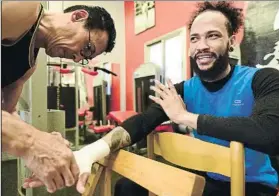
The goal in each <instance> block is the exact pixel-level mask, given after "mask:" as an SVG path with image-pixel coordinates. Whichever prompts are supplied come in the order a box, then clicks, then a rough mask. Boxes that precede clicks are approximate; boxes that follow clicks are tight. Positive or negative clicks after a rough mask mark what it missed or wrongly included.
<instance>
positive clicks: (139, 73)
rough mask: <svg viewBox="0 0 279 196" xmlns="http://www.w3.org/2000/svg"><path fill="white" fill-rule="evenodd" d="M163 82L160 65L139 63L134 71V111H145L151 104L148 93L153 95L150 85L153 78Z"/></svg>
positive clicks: (152, 83)
mask: <svg viewBox="0 0 279 196" xmlns="http://www.w3.org/2000/svg"><path fill="white" fill-rule="evenodd" d="M154 79H155V80H158V81H160V82H162V83H165V78H164V73H163V70H161V69H160V67H159V66H158V65H156V64H154V63H144V64H141V65H140V66H139V67H138V68H137V69H136V70H135V72H134V80H133V82H134V100H135V101H134V108H135V109H136V112H139V113H141V112H143V111H145V110H146V109H147V108H148V106H150V105H151V103H152V100H150V99H149V98H148V96H149V95H153V96H155V93H154V91H153V90H150V86H151V85H154V82H153V80H154Z"/></svg>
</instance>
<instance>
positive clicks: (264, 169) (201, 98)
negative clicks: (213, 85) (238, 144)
mask: <svg viewBox="0 0 279 196" xmlns="http://www.w3.org/2000/svg"><path fill="white" fill-rule="evenodd" d="M257 70H258V69H257V68H251V67H245V66H239V65H236V66H235V69H234V72H233V74H232V76H231V78H230V79H229V81H227V83H226V84H225V85H224V86H223V88H222V89H220V90H218V91H217V92H209V91H208V90H207V89H206V88H205V87H204V86H203V84H202V82H201V80H200V79H199V78H198V77H193V78H191V79H190V80H187V81H185V82H184V101H185V103H186V105H187V109H188V111H189V112H192V113H196V114H208V115H213V116H217V117H218V116H219V117H232V116H238V117H245V116H246V117H247V116H250V115H251V113H252V108H253V105H254V96H253V91H252V79H253V76H254V74H255V73H256V71H257ZM193 134H194V137H196V138H198V139H200V140H203V141H207V142H211V143H214V144H218V145H222V146H226V147H228V146H229V142H228V141H225V140H221V139H217V138H214V137H209V136H205V135H199V134H198V133H197V132H196V131H194V132H193ZM245 168H246V171H245V172H246V182H257V183H261V184H265V185H268V186H271V187H276V186H277V183H278V174H277V172H276V171H275V170H274V168H272V166H271V162H270V158H269V156H268V155H267V154H264V153H261V152H258V151H255V150H252V149H249V148H245ZM207 174H208V176H209V177H211V178H213V179H215V180H221V181H230V179H229V177H226V176H223V175H221V174H216V173H211V172H208V173H207Z"/></svg>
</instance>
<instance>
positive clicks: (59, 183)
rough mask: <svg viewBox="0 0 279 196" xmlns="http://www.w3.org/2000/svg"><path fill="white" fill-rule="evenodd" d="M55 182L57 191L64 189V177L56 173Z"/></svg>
mask: <svg viewBox="0 0 279 196" xmlns="http://www.w3.org/2000/svg"><path fill="white" fill-rule="evenodd" d="M53 181H54V183H55V185H56V188H57V189H62V188H63V187H64V181H63V179H62V176H61V175H60V174H59V173H56V175H55V177H54V179H53Z"/></svg>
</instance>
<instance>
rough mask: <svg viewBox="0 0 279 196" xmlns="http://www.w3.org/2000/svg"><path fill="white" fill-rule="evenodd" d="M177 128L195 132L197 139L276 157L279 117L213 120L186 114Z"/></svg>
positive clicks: (278, 143)
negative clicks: (211, 139) (229, 143)
mask: <svg viewBox="0 0 279 196" xmlns="http://www.w3.org/2000/svg"><path fill="white" fill-rule="evenodd" d="M180 124H183V125H185V126H188V127H191V128H193V129H195V130H197V132H198V134H200V135H207V136H211V137H214V138H218V139H222V140H226V141H238V142H241V143H243V144H244V145H245V146H246V147H249V148H251V149H254V150H258V151H261V152H264V153H268V154H278V149H279V130H278V127H279V116H274V115H270V116H268V115H262V116H259V115H254V116H251V117H216V116H211V115H197V114H193V113H189V112H185V113H183V114H181V119H180Z"/></svg>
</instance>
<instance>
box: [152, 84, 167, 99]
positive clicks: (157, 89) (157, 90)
mask: <svg viewBox="0 0 279 196" xmlns="http://www.w3.org/2000/svg"><path fill="white" fill-rule="evenodd" d="M150 89H151V90H153V91H155V92H156V93H158V95H159V97H162V98H163V99H165V98H166V97H167V93H166V92H164V91H162V90H161V89H159V88H157V87H155V86H151V87H150Z"/></svg>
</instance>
